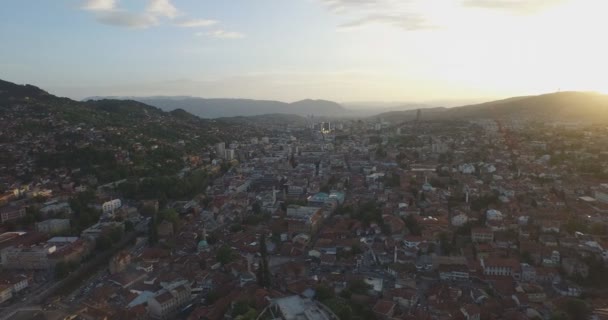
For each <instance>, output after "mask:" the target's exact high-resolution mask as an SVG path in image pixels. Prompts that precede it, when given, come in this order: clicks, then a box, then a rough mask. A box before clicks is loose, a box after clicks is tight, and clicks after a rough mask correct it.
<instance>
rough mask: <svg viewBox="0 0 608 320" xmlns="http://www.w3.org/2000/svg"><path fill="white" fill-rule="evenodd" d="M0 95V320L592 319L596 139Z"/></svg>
mask: <svg viewBox="0 0 608 320" xmlns="http://www.w3.org/2000/svg"><path fill="white" fill-rule="evenodd" d="M0 84H2V87H1V88H2V90H0V104H1V105H0V108H2V110H1V111H0V123H1V129H0V148H1V150H2V152H1V153H0V157H1V159H0V161H1V162H0V166H1V167H0V188H1V189H2V190H0V191H2V194H1V199H0V201H1V204H2V206H1V207H0V217H1V221H0V222H1V226H0V264H1V269H0V319H2V320H4V319H188V320H202V319H208V320H219V319H226V320H229V319H234V320H254V319H285V320H296V319H298V320H300V319H302V320H317V319H318V320H329V319H342V320H348V319H466V320H479V319H513V320H516V319H551V320H557V319H572V320H574V319H592V318H593V319H605V318H604V317H606V316H607V315H608V302H607V301H608V300H607V299H606V297H608V289H607V288H608V272H607V269H606V261H608V228H607V227H608V220H607V219H606V213H608V138H607V137H608V127H606V126H604V125H590V124H586V123H582V122H576V121H568V120H567V119H565V120H563V121H552V122H539V121H531V120H527V119H524V118H514V117H511V118H503V117H497V118H481V119H480V118H474V119H459V120H449V119H444V120H432V119H427V117H426V114H425V111H424V110H421V111H418V112H416V113H415V115H414V116H413V117H411V118H410V119H408V120H405V121H396V119H391V118H384V117H382V116H379V117H369V118H362V119H338V118H333V119H329V118H317V117H315V116H312V115H311V116H308V117H298V116H288V115H268V116H258V117H251V118H233V119H218V120H204V119H199V118H197V117H194V116H192V115H190V114H188V113H187V112H185V111H183V110H176V111H173V112H170V113H168V112H163V111H161V110H159V109H156V108H153V107H149V106H146V105H143V104H141V103H136V102H133V101H111V100H101V101H95V102H75V101H71V100H69V99H62V98H56V97H53V96H51V95H49V94H47V93H46V92H44V91H41V90H39V89H37V88H35V87H31V86H15V85H11V84H8V83H0Z"/></svg>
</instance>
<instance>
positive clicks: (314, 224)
mask: <svg viewBox="0 0 608 320" xmlns="http://www.w3.org/2000/svg"><path fill="white" fill-rule="evenodd" d="M322 218H323V215H322V209H321V208H318V207H303V206H295V205H292V206H288V207H287V219H286V220H287V225H288V231H289V233H290V234H294V233H314V232H315V231H316V230H317V228H318V226H319V223H320V221H321V220H322Z"/></svg>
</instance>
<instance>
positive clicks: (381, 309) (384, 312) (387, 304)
mask: <svg viewBox="0 0 608 320" xmlns="http://www.w3.org/2000/svg"><path fill="white" fill-rule="evenodd" d="M395 307H396V304H395V303H394V302H393V301H389V300H379V301H378V302H376V304H375V305H374V307H373V309H372V311H373V312H374V313H375V314H376V315H377V316H378V317H379V318H380V319H391V318H392V317H393V315H394V314H395Z"/></svg>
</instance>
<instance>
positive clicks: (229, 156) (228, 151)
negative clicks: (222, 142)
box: [224, 149, 234, 161]
mask: <svg viewBox="0 0 608 320" xmlns="http://www.w3.org/2000/svg"><path fill="white" fill-rule="evenodd" d="M224 158H225V159H226V160H228V161H230V160H233V159H234V149H226V153H225V155H224Z"/></svg>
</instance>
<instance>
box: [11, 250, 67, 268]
mask: <svg viewBox="0 0 608 320" xmlns="http://www.w3.org/2000/svg"><path fill="white" fill-rule="evenodd" d="M56 250H57V247H56V246H54V245H38V246H32V247H24V248H15V247H12V248H8V249H7V250H5V251H4V252H2V261H3V265H4V267H5V268H6V269H24V270H44V269H48V268H50V267H51V263H50V261H49V257H48V255H49V254H51V253H53V252H55V251H56Z"/></svg>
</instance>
